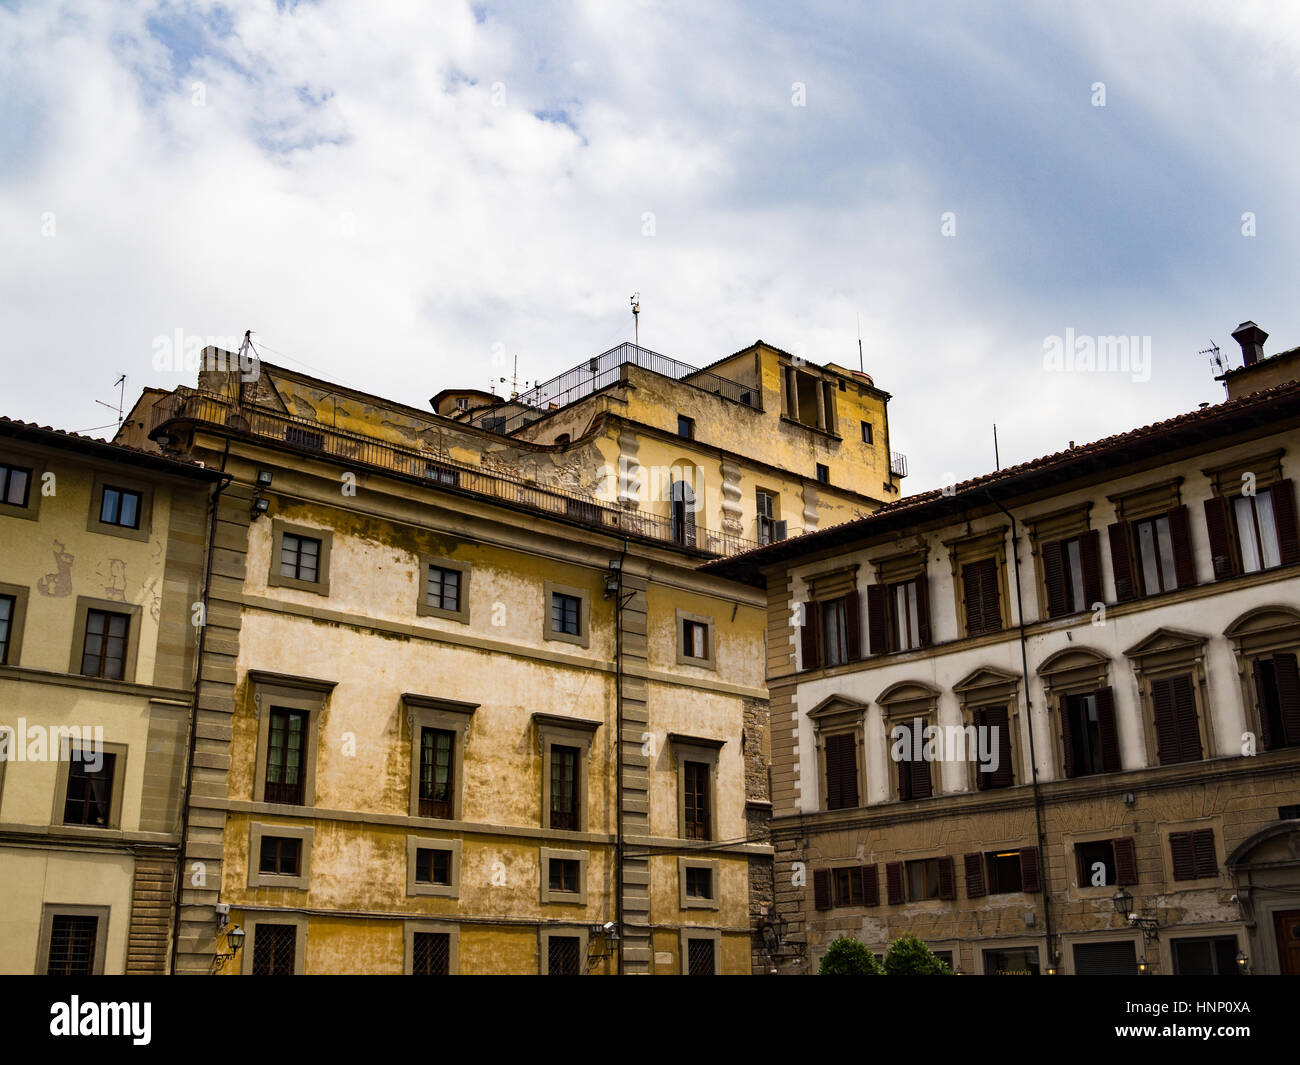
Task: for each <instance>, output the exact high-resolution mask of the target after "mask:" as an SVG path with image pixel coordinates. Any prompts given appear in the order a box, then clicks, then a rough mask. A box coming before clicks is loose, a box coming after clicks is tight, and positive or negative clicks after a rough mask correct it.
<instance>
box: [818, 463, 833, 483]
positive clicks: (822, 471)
mask: <svg viewBox="0 0 1300 1065" xmlns="http://www.w3.org/2000/svg"><path fill="white" fill-rule="evenodd" d="M817 480H819V481H821V483H822V484H830V483H831V468H830V467H829V466H826V465H823V464H822V463H820V462H819V463H817Z"/></svg>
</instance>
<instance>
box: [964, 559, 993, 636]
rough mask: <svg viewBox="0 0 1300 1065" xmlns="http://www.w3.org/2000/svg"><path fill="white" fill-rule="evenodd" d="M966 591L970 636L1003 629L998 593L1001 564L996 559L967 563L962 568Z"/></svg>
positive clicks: (968, 632) (967, 629)
mask: <svg viewBox="0 0 1300 1065" xmlns="http://www.w3.org/2000/svg"><path fill="white" fill-rule="evenodd" d="M961 577H962V591H963V597H964V601H965V605H966V635H967V636H978V635H980V634H981V633H985V632H999V631H1001V629H1002V612H1001V609H1000V601H1001V600H1000V595H999V592H998V563H997V559H994V558H982V559H980V560H979V561H978V562H967V563H966V565H964V566H962V569H961Z"/></svg>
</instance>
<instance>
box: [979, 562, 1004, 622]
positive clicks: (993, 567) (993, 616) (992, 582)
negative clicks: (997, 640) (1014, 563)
mask: <svg viewBox="0 0 1300 1065" xmlns="http://www.w3.org/2000/svg"><path fill="white" fill-rule="evenodd" d="M982 579H983V581H984V624H985V625H986V626H987V629H986V630H985V631H986V632H997V631H998V630H999V629H1001V628H1002V610H1001V607H1000V598H1001V596H1000V593H999V591H998V563H997V559H993V558H988V559H985V560H984V576H983V578H982ZM1007 616H1008V619H1010V611H1008V614H1007Z"/></svg>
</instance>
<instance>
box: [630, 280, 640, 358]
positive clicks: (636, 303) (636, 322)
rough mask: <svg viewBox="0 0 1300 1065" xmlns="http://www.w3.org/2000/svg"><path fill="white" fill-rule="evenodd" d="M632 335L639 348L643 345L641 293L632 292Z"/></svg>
mask: <svg viewBox="0 0 1300 1065" xmlns="http://www.w3.org/2000/svg"><path fill="white" fill-rule="evenodd" d="M632 335H633V336H634V337H635V340H634V341H633V342H634V343H635V344H636V346H637V347H638V348H639V347H640V346H641V293H639V292H633V293H632Z"/></svg>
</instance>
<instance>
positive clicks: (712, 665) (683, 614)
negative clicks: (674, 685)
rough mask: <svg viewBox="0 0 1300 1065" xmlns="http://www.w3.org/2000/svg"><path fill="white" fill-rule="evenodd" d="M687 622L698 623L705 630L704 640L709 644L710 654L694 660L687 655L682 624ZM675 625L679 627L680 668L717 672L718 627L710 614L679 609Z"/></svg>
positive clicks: (677, 641)
mask: <svg viewBox="0 0 1300 1065" xmlns="http://www.w3.org/2000/svg"><path fill="white" fill-rule="evenodd" d="M686 621H694V622H697V623H698V624H700V625H703V626H704V628H705V637H704V639H705V642H706V644H707V650H708V654H707V655H705V657H703V658H693V657H691V656H690V655H688V654H686V641H685V639H684V633H683V628H682V623H683V622H686ZM675 625H676V626H677V640H676V643H677V664H678V665H679V666H695V667H696V668H697V669H713V670H716V669H717V668H718V643H717V634H718V627H717V624H716V623H715V622H714V620H713V618H712V617H711V616H710V615H708V614H692V613H690V612H689V611H686V610H681V609H680V608H679V609H678V610H677V613H676V621H675Z"/></svg>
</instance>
